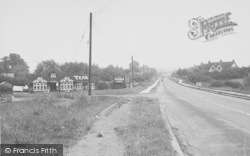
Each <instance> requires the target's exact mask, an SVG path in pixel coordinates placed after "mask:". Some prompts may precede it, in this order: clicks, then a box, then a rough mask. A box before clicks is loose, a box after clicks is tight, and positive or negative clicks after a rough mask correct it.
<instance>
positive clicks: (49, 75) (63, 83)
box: [31, 66, 95, 92]
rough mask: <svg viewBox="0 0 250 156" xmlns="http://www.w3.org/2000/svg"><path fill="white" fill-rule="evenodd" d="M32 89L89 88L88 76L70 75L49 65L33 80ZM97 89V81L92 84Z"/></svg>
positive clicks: (62, 89) (61, 89)
mask: <svg viewBox="0 0 250 156" xmlns="http://www.w3.org/2000/svg"><path fill="white" fill-rule="evenodd" d="M31 86H32V90H33V91H35V92H37V91H49V92H50V91H52V92H53V91H72V90H84V89H88V77H87V76H76V75H68V74H66V73H64V72H63V71H61V70H60V69H59V68H57V67H54V66H49V67H48V68H47V69H45V70H44V71H43V72H41V73H40V74H38V75H37V76H36V77H35V79H34V80H33V81H32V85H31ZM91 86H92V89H95V83H92V84H91Z"/></svg>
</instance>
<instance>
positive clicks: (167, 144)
mask: <svg viewBox="0 0 250 156" xmlns="http://www.w3.org/2000/svg"><path fill="white" fill-rule="evenodd" d="M131 104H132V106H131V107H132V108H131V114H130V117H129V123H128V125H125V126H121V127H118V128H116V132H117V135H118V136H119V137H120V138H121V139H122V140H123V141H124V143H125V148H126V153H125V154H124V155H126V156H130V155H133V156H151V155H155V156H158V155H160V156H163V155H164V156H173V155H175V151H174V150H173V148H172V145H171V138H170V136H169V132H168V131H167V129H166V127H165V123H164V120H163V119H162V115H161V111H160V106H159V102H158V100H157V99H152V98H147V97H137V98H134V99H133V101H132V103H131Z"/></svg>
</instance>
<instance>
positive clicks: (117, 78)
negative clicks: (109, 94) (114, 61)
mask: <svg viewBox="0 0 250 156" xmlns="http://www.w3.org/2000/svg"><path fill="white" fill-rule="evenodd" d="M124 82H125V78H124V77H116V78H115V83H124Z"/></svg>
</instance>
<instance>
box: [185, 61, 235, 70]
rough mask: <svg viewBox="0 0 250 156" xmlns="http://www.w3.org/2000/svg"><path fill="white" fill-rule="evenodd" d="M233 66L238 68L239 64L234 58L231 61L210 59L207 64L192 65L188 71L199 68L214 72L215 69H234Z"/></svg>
mask: <svg viewBox="0 0 250 156" xmlns="http://www.w3.org/2000/svg"><path fill="white" fill-rule="evenodd" d="M233 68H238V65H237V64H236V63H235V61H234V60H232V61H230V62H222V60H220V61H219V62H210V61H208V63H207V64H203V63H201V65H198V66H194V67H190V68H189V69H188V71H189V72H192V71H194V70H199V71H202V72H214V71H218V72H221V71H222V70H226V69H233Z"/></svg>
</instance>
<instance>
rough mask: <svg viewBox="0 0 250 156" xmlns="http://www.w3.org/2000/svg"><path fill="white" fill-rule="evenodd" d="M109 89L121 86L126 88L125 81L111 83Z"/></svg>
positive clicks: (120, 87)
mask: <svg viewBox="0 0 250 156" xmlns="http://www.w3.org/2000/svg"><path fill="white" fill-rule="evenodd" d="M110 86H111V89H122V88H126V84H125V83H111V85H110Z"/></svg>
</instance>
